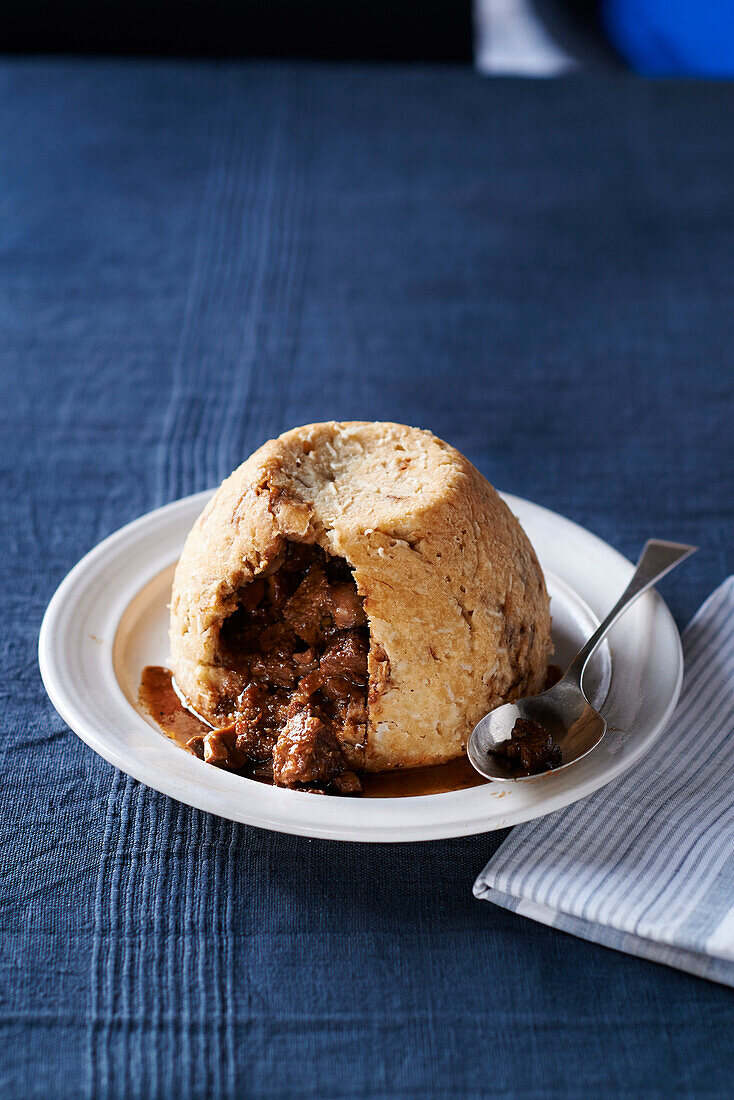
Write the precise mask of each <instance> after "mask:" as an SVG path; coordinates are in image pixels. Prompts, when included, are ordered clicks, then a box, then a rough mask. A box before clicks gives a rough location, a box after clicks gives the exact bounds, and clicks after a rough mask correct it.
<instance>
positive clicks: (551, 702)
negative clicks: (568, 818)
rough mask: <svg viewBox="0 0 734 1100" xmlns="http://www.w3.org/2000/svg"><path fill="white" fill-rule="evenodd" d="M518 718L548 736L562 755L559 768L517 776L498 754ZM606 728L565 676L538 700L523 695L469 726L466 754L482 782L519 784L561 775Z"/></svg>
mask: <svg viewBox="0 0 734 1100" xmlns="http://www.w3.org/2000/svg"><path fill="white" fill-rule="evenodd" d="M518 719H524V720H525V721H527V722H533V723H535V724H537V725H538V726H541V727H542V728H543V729H544V730H546V731H547V733H548V734H550V736H551V738H552V739H553V741H554V742H555V744H556V745H557V746H558V748H559V749H560V750H561V753H562V759H563V763H561V764H559V765H557V766H556V767H553V768H546V769H543V770H541V771H538V772H531V773H528V774H522V773H521V772H520V771H519V769H518V766H517V765H516V764H515V763H514V762H513V761H510V760H508V759H507V758H506V756H504V755H503V751H502V749H503V745H507V743H508V742H509V741H510V739H511V738H512V731H513V729H514V728H515V723H516V722H517V720H518ZM606 732H607V724H606V722H605V721H604V718H603V717H602V716H601V714H600V713H599V711H598V710H595V709H594V707H592V705H591V703H589V702H588V700H587V699H586V697H585V695H584V694H583V692H582V691H580V690H577V689H576V686H575V685H574V684H573V683H572V682H571V681H566V679H565V677H564V679H563V680H560V681H559V682H558V683H557V684H554V685H553V687H552V688H549V689H548V691H544V692H543V693H542V694H541V695H528V696H527V697H526V698H524V699H517V700H516V701H515V702H514V703H505V705H504V706H501V707H498V708H497V709H496V710H493V711H490V712H489V714H486V715H485V716H484V718H482V720H481V721H480V722H479V723H478V724H477V725H476V726H475V727H474V731H473V733H472V735H471V737H470V738H469V744H468V746H467V753H468V755H469V760H470V761H471V763H472V765H473V767H474V768H476V770H477V771H478V772H479V773H480V774H481V775H484V776H486V778H487V779H497V780H500V781H503V780H508V779H509V780H512V781H513V782H518V781H520V782H522V781H525V780H529V779H537V777H538V775H539V774H540V775H542V774H545V773H547V772H548V771H552V772H553V773H556V772H559V771H563V769H564V768H568V767H570V766H571V765H572V764H575V763H576V762H577V761H578V760H581V759H582V758H583V757H584V756H586V755H587V754H588V753H590V752H591V750H592V749H593V748H595V747H596V746H597V745H598V744H599V742H600V741H601V739H602V737H603V736H604V734H605V733H606Z"/></svg>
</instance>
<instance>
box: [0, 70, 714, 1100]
mask: <svg viewBox="0 0 734 1100" xmlns="http://www.w3.org/2000/svg"><path fill="white" fill-rule="evenodd" d="M733 117H734V88H732V87H726V86H715V85H705V86H704V85H691V84H679V85H676V84H665V83H656V84H643V83H639V82H636V81H634V80H632V79H625V78H615V79H607V78H604V79H601V78H598V79H591V78H589V79H578V80H568V81H559V82H551V83H532V82H527V83H526V82H522V81H491V82H487V81H483V80H481V79H479V78H477V77H476V76H474V75H473V74H472V73H470V72H469V71H462V70H459V69H450V68H446V69H435V70H428V69H420V68H414V69H410V68H406V69H401V68H384V69H374V68H370V67H352V68H350V67H339V66H333V67H323V66H321V67H320V66H316V65H312V66H307V65H295V64H294V65H276V64H273V65H267V64H251V65H247V64H243V65H235V64H226V65H223V64H207V63H201V64H195V63H180V64H178V63H142V62H124V63H123V62H120V63H116V62H88V63H83V62H72V61H42V62H41V61H15V62H10V61H6V62H4V63H3V64H2V66H0V165H1V167H0V172H1V173H2V175H1V180H0V210H1V216H0V331H1V332H2V339H1V340H0V418H1V423H2V431H1V432H0V448H1V454H0V469H1V471H2V481H1V482H0V532H1V534H0V538H1V539H2V551H1V553H0V600H1V601H2V603H1V608H2V634H1V635H0V653H1V654H2V669H3V675H2V681H0V693H1V694H2V700H3V725H2V753H3V772H2V785H3V791H2V843H1V844H0V868H1V873H2V886H3V889H2V907H1V910H0V914H1V915H0V920H1V921H2V924H1V925H0V936H1V938H2V952H1V953H0V978H1V997H2V1000H1V1001H0V1025H1V1028H2V1031H1V1034H2V1043H1V1045H0V1092H1V1093H2V1095H3V1097H6V1098H24V1100H25V1098H28V1097H44V1098H47V1097H63V1098H66V1097H69V1098H72V1097H79V1096H86V1097H123V1096H125V1097H141V1098H148V1097H165V1098H168V1097H179V1096H180V1097H197V1098H198V1097H202V1098H203V1097H209V1096H217V1097H219V1096H222V1097H235V1096H237V1097H239V1096H266V1097H290V1096H305V1097H314V1098H319V1100H321V1098H325V1097H358V1096H389V1097H406V1098H407V1097H426V1096H436V1097H439V1096H440V1097H444V1096H454V1095H456V1096H463V1097H479V1096H484V1095H488V1094H491V1095H501V1096H559V1097H579V1098H581V1097H583V1098H588V1097H589V1096H615V1097H616V1096H621V1095H635V1096H670V1095H673V1094H675V1095H685V1096H693V1095H704V1094H705V1095H707V1096H721V1097H723V1096H728V1095H730V1089H731V1066H732V1055H733V1054H734V996H733V995H732V992H731V990H729V989H725V988H723V987H720V986H717V985H715V984H713V983H709V982H705V981H702V980H699V979H696V978H692V977H688V976H686V975H684V974H681V973H677V972H675V971H672V970H668V969H666V968H664V967H661V966H657V965H655V964H653V963H649V962H644V961H641V960H639V959H635V958H631V957H626V956H623V955H619V954H616V953H614V952H612V951H609V950H606V949H604V948H601V947H598V946H594V945H593V944H590V943H585V942H581V941H579V940H577V939H574V938H573V937H571V936H568V935H564V934H562V933H559V932H555V931H553V930H551V929H548V928H543V927H540V926H539V925H537V924H535V923H533V922H530V921H525V920H523V919H522V918H519V917H517V916H515V915H513V914H511V913H509V912H505V911H503V910H501V909H499V908H495V907H493V906H487V905H483V904H482V903H481V902H478V901H477V900H475V899H474V898H473V897H472V893H471V887H472V883H473V881H474V879H475V877H476V875H477V873H478V872H479V870H480V869H481V868H482V866H483V865H484V863H485V862H486V861H487V858H488V857H489V855H490V854H491V853H492V851H493V850H494V849H495V846H496V845H497V844H498V842H499V840H500V839H501V838H500V837H498V836H496V835H487V836H478V837H472V838H468V839H464V840H454V841H448V842H444V843H430V844H417V845H397V846H394V847H378V846H359V845H357V846H345V845H336V844H330V843H327V842H321V841H309V840H305V839H298V838H291V837H288V836H276V835H273V834H270V833H266V832H261V831H258V830H257V829H252V828H245V827H240V826H237V825H233V824H230V823H228V822H225V821H221V820H218V819H216V818H214V817H208V816H207V815H205V814H203V813H199V812H197V811H195V810H191V809H188V808H187V807H185V806H181V805H179V804H177V803H175V802H172V801H170V800H169V799H167V798H165V797H163V796H162V795H158V794H156V793H154V792H152V791H150V790H147V789H146V788H145V787H143V786H141V785H140V784H138V783H136V782H133V781H132V780H130V779H128V778H126V777H125V776H124V775H121V774H119V773H117V772H115V771H114V770H113V769H112V768H111V767H110V766H109V765H108V764H106V763H105V762H104V761H102V760H101V759H99V758H97V757H96V756H95V755H94V754H93V753H92V752H91V751H90V750H89V749H88V748H87V747H86V746H85V745H83V744H82V742H81V741H79V740H78V739H77V738H76V737H75V736H74V735H73V734H72V733H71V732H70V731H69V730H68V729H67V728H66V727H65V726H64V723H63V722H62V721H61V720H60V718H58V717H57V715H56V714H55V713H54V711H53V709H52V707H51V705H50V704H49V702H48V700H47V699H46V697H45V694H44V691H43V688H42V686H41V682H40V678H39V674H38V671H37V666H36V656H35V653H36V642H37V635H38V629H39V625H40V621H41V617H42V614H43V611H44V608H45V606H46V604H47V602H48V600H49V598H50V596H51V594H52V592H53V591H54V589H55V587H56V585H57V584H58V582H59V581H60V580H61V578H62V577H63V575H64V574H65V573H66V571H67V570H68V569H69V568H70V567H71V566H72V565H73V564H74V562H75V561H76V560H77V559H78V558H79V557H80V556H81V555H82V554H83V553H84V552H85V551H86V550H88V549H89V548H90V547H91V546H93V545H94V544H95V543H96V542H97V541H98V540H99V539H101V538H102V537H103V536H105V535H107V534H109V533H110V532H111V531H113V530H114V529H115V528H117V527H119V526H120V525H121V524H123V523H125V522H127V521H128V520H130V519H132V518H134V517H135V516H138V515H140V514H141V513H143V512H145V511H147V510H148V509H150V508H152V507H155V506H156V505H159V504H162V503H163V502H165V501H168V500H171V499H173V498H174V497H178V496H181V495H183V494H185V493H190V492H193V491H194V490H198V489H203V488H205V487H207V486H213V485H214V484H216V483H217V482H218V481H219V480H220V478H221V477H222V476H223V475H224V474H226V473H228V472H229V471H230V469H231V468H232V467H234V466H235V465H236V464H237V463H238V462H239V461H240V460H241V459H242V458H243V457H244V456H246V455H247V454H248V453H249V452H250V451H251V450H252V449H253V448H255V447H256V446H257V445H258V444H259V443H261V442H262V441H263V440H265V439H266V438H268V437H269V436H272V435H275V434H277V433H278V432H280V431H281V430H283V429H284V428H287V427H289V426H292V425H294V424H298V423H303V422H306V421H310V420H319V419H327V418H330V417H335V418H366V419H370V418H378V419H393V420H400V421H405V422H408V423H412V424H418V425H421V426H426V427H430V428H432V429H433V430H434V431H435V432H437V433H438V434H439V435H441V436H443V437H445V438H446V439H448V440H450V441H451V442H452V443H454V444H456V445H457V446H458V447H459V448H461V449H462V450H463V451H465V452H466V453H467V454H468V455H469V456H470V457H471V458H472V460H473V461H474V462H475V463H476V464H477V465H478V466H479V467H480V469H482V470H483V472H484V473H485V474H486V475H487V476H488V477H489V478H490V480H491V481H492V482H494V483H495V484H496V485H497V486H499V487H501V488H503V489H505V490H508V491H511V492H513V493H517V494H520V495H522V496H526V497H529V498H531V499H533V500H536V501H539V502H541V503H543V504H545V505H547V506H549V507H550V508H554V509H557V510H559V511H560V512H563V513H564V514H566V515H568V516H570V517H572V518H573V519H575V520H577V521H579V522H581V523H583V524H586V525H588V526H589V527H590V528H592V529H593V530H594V531H596V532H597V533H598V534H600V535H601V536H603V537H604V538H606V539H608V540H609V541H611V542H612V543H613V544H614V545H615V546H617V547H618V548H619V549H620V550H622V551H623V552H625V553H627V554H628V555H634V554H635V553H636V552H637V550H638V548H639V547H640V545H641V543H642V541H643V540H644V539H645V538H646V536H648V535H656V536H660V537H663V538H666V537H670V538H673V539H677V540H681V541H686V542H695V543H698V544H699V545H700V546H701V552H700V553H699V554H698V555H696V557H695V558H694V559H692V561H691V562H690V563H689V564H687V565H686V567H685V568H683V569H681V570H679V571H677V572H676V573H675V574H674V575H673V576H672V577H671V578H670V579H669V580H668V581H667V582H666V583H665V584H664V585H663V591H664V594H665V595H666V596H667V598H668V599H669V601H670V604H671V606H672V608H673V610H674V613H675V614H676V616H677V618H678V621H679V622H680V623H681V624H682V623H683V622H685V621H686V620H687V619H688V618H689V616H690V615H691V613H692V612H693V611H694V609H695V608H696V607H697V606H698V605H699V604H700V603H701V601H702V600H703V599H704V597H705V596H706V595H707V594H708V593H709V592H710V591H711V589H712V588H713V587H714V585H716V584H718V583H719V582H720V581H721V580H722V579H723V577H724V576H725V575H726V574H727V573H728V572H731V571H732V569H733V568H734V560H733V557H732V545H733V541H734V540H733V539H732V533H733V532H732V513H733V510H734V484H733V479H734V463H733V462H732V442H731V440H732V420H733V413H734V400H733V388H734V387H733V375H732V344H733V343H734V308H733V307H732V303H733V302H734V263H733V262H732V258H733V257H734V187H733V186H732V180H734V141H732V125H731V122H732V118H733ZM110 583H111V584H114V577H111V578H110Z"/></svg>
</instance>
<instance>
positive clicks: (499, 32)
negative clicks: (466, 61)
mask: <svg viewBox="0 0 734 1100" xmlns="http://www.w3.org/2000/svg"><path fill="white" fill-rule="evenodd" d="M474 64H475V66H476V68H477V70H478V71H479V72H480V73H484V74H486V75H488V76H489V75H491V76H538V77H547V76H560V75H561V74H562V73H566V72H568V71H569V70H570V69H573V68H575V67H576V65H577V64H578V63H577V61H576V59H575V58H573V57H572V56H571V55H570V54H568V53H566V52H565V50H563V49H562V48H561V47H560V46H559V45H558V44H557V43H556V42H555V41H554V40H553V38H551V36H550V34H549V33H548V31H547V30H546V28H545V26H544V25H543V23H542V22H541V20H540V19H539V18H538V16H537V15H536V13H535V11H534V10H533V6H532V3H531V0H474Z"/></svg>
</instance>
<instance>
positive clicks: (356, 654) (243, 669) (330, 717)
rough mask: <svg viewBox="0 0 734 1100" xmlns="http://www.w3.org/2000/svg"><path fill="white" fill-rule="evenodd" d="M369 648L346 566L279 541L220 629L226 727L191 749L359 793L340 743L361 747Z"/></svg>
mask: <svg viewBox="0 0 734 1100" xmlns="http://www.w3.org/2000/svg"><path fill="white" fill-rule="evenodd" d="M369 645H370V636H369V625H368V622H367V616H366V615H365V611H364V607H363V603H362V598H361V596H360V595H359V593H358V591H357V586H356V584H355V582H354V578H353V576H352V572H351V569H350V568H349V565H348V563H347V562H346V561H345V560H344V559H343V558H340V557H332V556H329V555H327V554H326V553H325V552H324V551H323V550H322V549H321V548H320V547H318V546H312V545H305V544H302V543H296V542H286V543H285V547H284V550H283V552H282V554H281V555H280V556H279V559H278V562H277V563H276V565H275V567H274V568H271V570H270V571H269V572H268V573H267V575H260V576H257V577H255V578H254V580H252V581H251V582H250V583H249V584H248V585H246V586H245V587H244V588H243V589H242V590H241V591H240V593H239V594H238V607H237V610H236V611H234V612H233V613H232V614H231V615H230V616H229V617H228V618H227V619H225V621H224V622H223V624H222V627H221V631H220V636H219V660H220V663H221V665H222V666H223V667H224V668H226V669H228V671H229V672H230V673H231V675H230V677H229V680H230V682H231V683H233V684H234V685H236V691H237V692H238V693H239V694H237V695H236V698H233V697H229V698H228V699H223V700H222V703H221V707H222V710H223V713H229V714H231V713H232V711H234V722H233V725H232V726H230V727H228V728H227V729H224V730H215V731H213V732H212V733H211V734H207V735H206V736H203V737H197V738H194V739H193V742H195V743H191V744H190V747H191V748H192V749H193V750H194V751H195V752H197V754H198V755H201V756H202V757H203V758H204V759H205V760H207V761H208V762H210V763H213V764H218V765H219V766H220V767H225V768H230V769H233V770H237V771H241V770H242V769H246V768H248V767H250V768H254V769H256V770H257V772H258V774H260V775H262V776H267V775H270V774H271V773H272V779H273V782H274V783H275V784H276V785H277V786H281V787H297V788H302V789H310V790H321V791H326V790H327V789H328V790H329V791H333V792H335V793H341V794H352V793H358V792H359V791H360V789H361V786H360V782H359V779H358V777H357V776H356V775H355V773H354V772H352V771H350V769H349V765H348V763H347V760H346V757H345V755H344V753H343V751H342V746H343V745H345V744H347V745H348V746H349V747H350V749H351V750H352V755H353V752H354V750H357V751H359V750H360V749H362V750H363V748H364V744H365V737H366V728H367V689H368V678H369V677H368V670H367V661H368V654H369Z"/></svg>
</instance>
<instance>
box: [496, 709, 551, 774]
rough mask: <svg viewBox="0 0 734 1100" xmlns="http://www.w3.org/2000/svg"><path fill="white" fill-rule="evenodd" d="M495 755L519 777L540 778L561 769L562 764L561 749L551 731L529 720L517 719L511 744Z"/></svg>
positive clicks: (510, 740) (497, 750) (503, 746)
mask: <svg viewBox="0 0 734 1100" xmlns="http://www.w3.org/2000/svg"><path fill="white" fill-rule="evenodd" d="M494 753H495V756H500V757H503V758H504V760H505V761H506V762H507V763H508V764H509V765H510V766H512V767H514V768H515V769H516V770H517V774H518V775H540V773H541V772H547V771H551V770H552V769H553V768H560V766H561V764H562V763H563V753H562V751H561V748H560V746H559V745H558V744H556V742H555V741H554V739H553V737H552V735H551V734H550V733H549V731H548V730H547V729H545V728H544V727H543V726H541V725H540V724H539V723H538V722H533V721H531V720H530V719H529V718H518V719H517V721H516V722H515V725H514V726H513V727H512V733H511V735H510V738H509V740H507V741H503V742H501V744H499V745H498V746H497V747H496V749H495V750H494Z"/></svg>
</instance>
